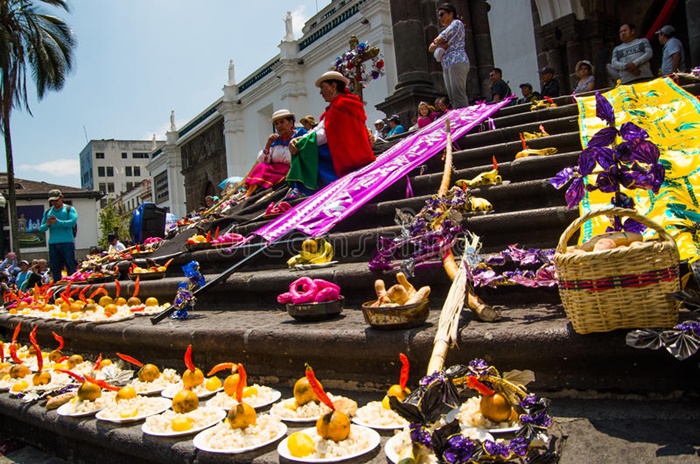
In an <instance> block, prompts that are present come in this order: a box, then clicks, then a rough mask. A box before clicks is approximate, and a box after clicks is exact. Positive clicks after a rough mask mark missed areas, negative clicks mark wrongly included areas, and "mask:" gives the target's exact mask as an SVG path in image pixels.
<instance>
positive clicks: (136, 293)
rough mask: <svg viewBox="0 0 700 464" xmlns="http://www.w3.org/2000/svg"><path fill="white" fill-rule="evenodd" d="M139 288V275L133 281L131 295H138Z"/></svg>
mask: <svg viewBox="0 0 700 464" xmlns="http://www.w3.org/2000/svg"><path fill="white" fill-rule="evenodd" d="M139 288H141V276H139V277H137V278H136V282H135V283H134V293H132V295H131V296H133V297H135V296H136V295H138V294H139Z"/></svg>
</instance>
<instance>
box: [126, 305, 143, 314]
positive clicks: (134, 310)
mask: <svg viewBox="0 0 700 464" xmlns="http://www.w3.org/2000/svg"><path fill="white" fill-rule="evenodd" d="M145 310H146V305H141V306H132V307H131V308H129V311H131V312H132V313H140V312H143V311H145Z"/></svg>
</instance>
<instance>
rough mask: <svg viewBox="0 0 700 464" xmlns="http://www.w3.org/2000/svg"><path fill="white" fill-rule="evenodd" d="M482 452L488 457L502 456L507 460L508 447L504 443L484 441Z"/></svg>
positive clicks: (508, 454)
mask: <svg viewBox="0 0 700 464" xmlns="http://www.w3.org/2000/svg"><path fill="white" fill-rule="evenodd" d="M484 450H485V451H486V452H487V453H488V454H489V456H502V457H504V458H507V457H508V456H510V447H509V446H508V445H507V444H505V443H497V442H495V441H491V440H486V441H485V442H484Z"/></svg>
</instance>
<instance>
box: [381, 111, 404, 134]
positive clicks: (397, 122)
mask: <svg viewBox="0 0 700 464" xmlns="http://www.w3.org/2000/svg"><path fill="white" fill-rule="evenodd" d="M389 127H390V129H389V132H387V134H386V136H387V137H391V136H392V135H398V134H403V133H404V132H406V129H404V128H403V126H402V125H401V118H399V115H398V114H395V115H393V116H392V117H391V118H389Z"/></svg>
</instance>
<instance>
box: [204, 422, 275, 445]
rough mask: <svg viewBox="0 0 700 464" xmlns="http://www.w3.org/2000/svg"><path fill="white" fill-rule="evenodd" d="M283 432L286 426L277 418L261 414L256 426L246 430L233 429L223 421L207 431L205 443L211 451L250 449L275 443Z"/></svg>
mask: <svg viewBox="0 0 700 464" xmlns="http://www.w3.org/2000/svg"><path fill="white" fill-rule="evenodd" d="M283 430H284V425H283V424H282V423H281V422H280V421H279V419H278V418H277V417H274V416H270V415H268V414H261V415H259V416H258V417H257V419H256V424H255V425H251V426H248V427H246V428H245V429H232V428H231V427H230V426H229V425H228V422H226V421H223V422H221V423H220V424H219V425H217V426H215V427H214V428H212V429H210V430H208V431H207V432H208V433H206V437H205V440H204V442H205V444H206V445H207V446H208V447H209V448H211V449H220V450H235V449H241V448H250V447H254V446H259V445H262V444H264V443H269V442H271V441H273V440H274V439H275V438H277V437H279V436H280V435H281V434H282V433H283Z"/></svg>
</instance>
